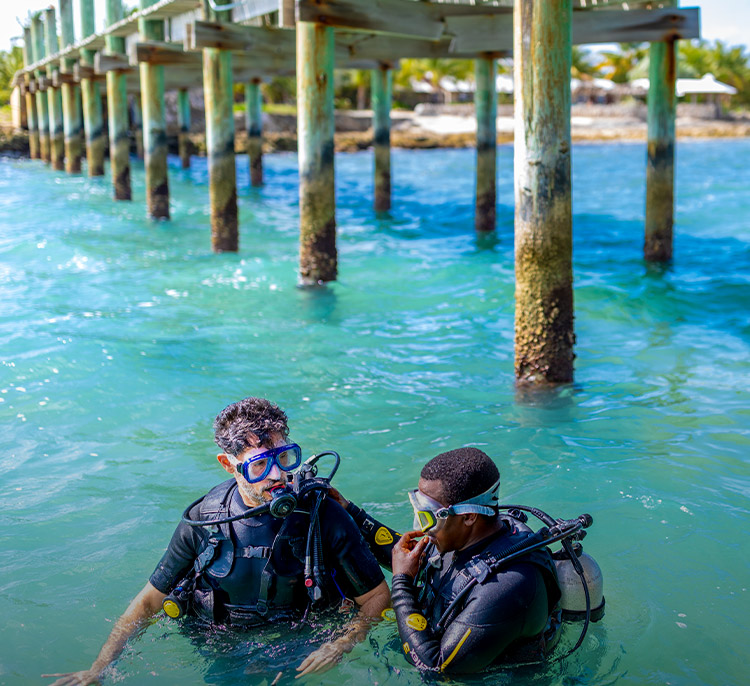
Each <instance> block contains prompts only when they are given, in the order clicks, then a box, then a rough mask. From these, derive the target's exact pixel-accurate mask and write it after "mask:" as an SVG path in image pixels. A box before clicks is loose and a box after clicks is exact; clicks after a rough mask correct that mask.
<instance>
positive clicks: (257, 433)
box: [214, 398, 289, 456]
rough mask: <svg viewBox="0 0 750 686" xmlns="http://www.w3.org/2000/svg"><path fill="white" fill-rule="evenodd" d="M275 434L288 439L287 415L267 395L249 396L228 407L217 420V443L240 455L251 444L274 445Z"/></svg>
mask: <svg viewBox="0 0 750 686" xmlns="http://www.w3.org/2000/svg"><path fill="white" fill-rule="evenodd" d="M273 434H280V435H281V436H282V438H284V440H286V438H287V437H288V436H289V427H288V426H287V416H286V414H285V413H284V411H283V410H281V409H280V408H279V407H278V406H277V405H274V404H273V403H272V402H269V401H268V400H266V399H265V398H245V399H244V400H240V401H238V402H236V403H232V404H231V405H228V406H227V407H225V408H224V409H223V410H222V411H221V412H219V414H218V415H217V416H216V419H215V420H214V438H215V440H216V443H217V445H218V446H219V447H220V448H221V449H222V450H223V451H224V452H225V453H229V454H230V455H235V456H236V455H240V454H242V453H243V452H244V451H245V450H247V449H248V448H255V447H258V446H265V447H267V448H272V447H273V445H272V439H271V436H272V435H273Z"/></svg>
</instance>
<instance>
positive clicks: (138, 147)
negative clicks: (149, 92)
mask: <svg viewBox="0 0 750 686" xmlns="http://www.w3.org/2000/svg"><path fill="white" fill-rule="evenodd" d="M130 107H131V110H130V111H131V113H132V125H133V138H134V139H135V156H136V157H137V158H138V159H139V160H142V159H143V156H144V152H143V106H142V105H141V94H140V93H136V94H135V95H133V97H132V99H131V101H130Z"/></svg>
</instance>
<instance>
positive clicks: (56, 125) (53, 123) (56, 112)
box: [44, 7, 65, 170]
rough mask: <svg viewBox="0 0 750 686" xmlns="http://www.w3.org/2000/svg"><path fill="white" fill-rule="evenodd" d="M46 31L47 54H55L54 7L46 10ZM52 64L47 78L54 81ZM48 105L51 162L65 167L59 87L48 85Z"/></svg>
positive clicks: (59, 167)
mask: <svg viewBox="0 0 750 686" xmlns="http://www.w3.org/2000/svg"><path fill="white" fill-rule="evenodd" d="M44 14H45V17H44V33H45V37H46V43H47V55H54V54H55V53H56V52H57V51H58V50H59V47H58V43H57V21H56V13H55V8H54V7H48V8H47V9H46V10H44ZM53 72H54V69H53V67H52V66H48V67H47V79H48V81H49V82H50V84H51V82H52V74H53ZM47 105H48V107H49V135H50V162H51V164H52V168H53V169H57V170H63V169H65V128H64V125H63V110H62V108H63V101H62V92H61V91H60V89H59V88H53V87H52V86H51V85H49V86H48V87H47Z"/></svg>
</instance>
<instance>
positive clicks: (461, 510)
mask: <svg viewBox="0 0 750 686" xmlns="http://www.w3.org/2000/svg"><path fill="white" fill-rule="evenodd" d="M499 490H500V479H498V480H497V481H496V482H495V483H494V484H492V486H491V487H490V488H489V489H488V490H486V491H485V492H484V493H480V494H479V495H475V496H474V497H473V498H469V499H468V500H464V501H463V502H460V503H456V504H455V505H449V506H448V507H445V505H441V504H440V503H439V502H438V501H437V500H434V499H433V498H430V496H428V495H425V494H424V493H422V491H420V490H419V489H418V488H415V489H414V490H412V491H409V502H410V503H411V506H412V508H413V509H414V528H415V529H419V530H420V531H422V532H427V531H431V530H434V529H436V528H438V527H439V526H440V525H441V524H442V523H443V521H445V520H446V519H448V517H450V516H451V515H459V514H469V513H471V512H475V513H477V514H482V515H487V516H490V517H491V516H493V515H496V514H497V506H498V504H499V501H498V496H497V493H498V491H499Z"/></svg>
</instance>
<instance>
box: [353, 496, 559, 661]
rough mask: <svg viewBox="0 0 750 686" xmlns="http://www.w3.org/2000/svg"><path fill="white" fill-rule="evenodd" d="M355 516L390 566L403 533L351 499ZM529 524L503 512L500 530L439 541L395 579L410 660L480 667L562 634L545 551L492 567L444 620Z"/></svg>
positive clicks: (525, 656) (537, 649)
mask: <svg viewBox="0 0 750 686" xmlns="http://www.w3.org/2000/svg"><path fill="white" fill-rule="evenodd" d="M347 511H348V512H349V514H350V515H351V516H352V517H353V519H354V521H355V522H356V523H357V525H358V526H359V527H360V530H361V531H362V533H363V535H364V537H365V539H366V540H367V541H368V543H370V546H371V548H372V550H373V552H374V553H375V556H376V557H377V558H378V561H379V562H380V563H381V565H383V566H384V567H388V568H390V566H391V552H392V550H393V545H394V543H395V542H396V540H398V538H399V536H400V534H397V533H395V532H394V531H393V530H392V529H389V528H388V527H386V526H384V525H382V524H381V523H380V522H377V521H376V520H374V519H372V518H371V517H369V516H368V515H367V513H366V512H364V511H363V510H360V509H359V508H358V507H357V506H356V505H353V504H351V503H350V505H349V507H348V508H347ZM524 528H525V527H523V525H522V524H521V523H520V522H516V521H515V520H513V518H511V517H504V518H503V524H502V527H501V528H500V530H499V531H498V532H497V533H496V534H494V535H492V536H490V537H488V538H486V539H484V540H482V541H480V542H478V543H476V544H475V545H473V546H471V547H469V548H466V549H464V550H460V551H455V552H451V553H446V554H445V555H440V554H439V553H438V552H437V550H436V549H435V547H434V545H433V544H430V545H429V546H428V547H427V549H426V553H425V563H423V565H422V568H421V569H420V571H419V574H418V575H417V579H416V580H415V579H412V577H410V576H409V575H407V574H397V575H395V576H394V577H393V585H392V589H391V597H392V600H393V609H394V612H395V615H396V621H397V622H398V630H399V635H400V636H401V641H402V642H403V646H402V647H403V650H404V653H405V654H406V657H407V659H408V660H409V661H410V662H412V664H414V665H415V666H416V667H418V668H419V669H420V670H425V671H440V672H445V673H467V672H478V671H480V670H482V669H484V668H485V667H487V666H489V665H491V664H493V663H496V662H502V661H513V662H515V661H525V660H529V659H538V658H539V657H542V656H543V655H544V653H545V652H546V651H547V650H548V649H549V648H550V647H551V645H552V643H553V642H554V640H555V639H556V638H557V628H558V627H559V612H557V611H556V606H557V603H558V601H559V599H560V589H559V586H558V583H557V575H556V572H555V567H554V562H553V561H552V558H551V555H550V553H549V551H547V550H546V549H544V548H543V549H541V550H539V551H536V552H533V553H530V554H529V555H527V556H524V557H522V558H519V559H518V560H516V561H514V562H511V563H509V564H508V565H507V566H504V567H502V568H501V569H500V570H499V571H497V572H495V573H490V574H489V575H487V577H486V578H485V579H484V580H483V581H482V582H481V583H477V584H476V585H475V586H474V587H473V588H472V589H471V590H470V591H469V592H468V593H467V595H466V597H465V599H464V600H463V601H462V602H460V603H459V604H458V605H457V606H455V607H454V609H453V610H452V611H451V612H450V613H449V615H448V616H447V617H446V618H445V619H444V621H443V622H442V623H441V621H440V620H441V617H443V614H444V613H445V611H446V609H447V608H448V606H449V605H450V603H451V601H452V600H453V599H454V598H455V597H456V595H457V594H458V592H459V591H460V590H461V589H462V588H464V587H465V586H466V585H467V583H468V581H469V580H470V579H471V578H472V576H476V575H479V576H481V568H482V565H481V563H480V564H478V562H479V561H481V560H482V558H483V555H487V554H494V555H495V556H501V555H502V552H503V550H506V549H507V548H508V547H509V546H510V545H512V544H514V543H517V542H519V541H521V540H522V539H523V538H525V537H526V536H528V533H526V532H525V531H523V530H522V529H524Z"/></svg>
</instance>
